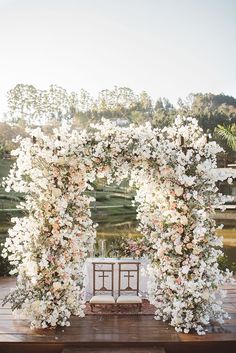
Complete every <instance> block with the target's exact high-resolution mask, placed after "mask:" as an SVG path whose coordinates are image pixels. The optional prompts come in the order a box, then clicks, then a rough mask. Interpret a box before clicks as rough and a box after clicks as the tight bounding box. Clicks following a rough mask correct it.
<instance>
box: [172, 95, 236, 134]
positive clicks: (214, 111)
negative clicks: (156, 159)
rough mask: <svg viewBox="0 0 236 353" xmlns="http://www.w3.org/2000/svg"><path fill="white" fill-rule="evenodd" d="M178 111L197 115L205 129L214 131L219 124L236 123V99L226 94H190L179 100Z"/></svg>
mask: <svg viewBox="0 0 236 353" xmlns="http://www.w3.org/2000/svg"><path fill="white" fill-rule="evenodd" d="M178 106H179V108H178V113H180V114H185V115H189V116H192V117H195V118H196V119H197V120H198V122H199V124H200V126H201V127H202V128H203V129H204V131H206V132H207V131H209V132H211V133H213V132H214V129H215V128H216V126H217V125H224V124H232V123H236V99H235V98H234V97H231V96H227V95H224V94H212V93H205V94H203V93H196V94H190V95H189V96H188V97H187V98H186V100H185V101H182V100H179V101H178Z"/></svg>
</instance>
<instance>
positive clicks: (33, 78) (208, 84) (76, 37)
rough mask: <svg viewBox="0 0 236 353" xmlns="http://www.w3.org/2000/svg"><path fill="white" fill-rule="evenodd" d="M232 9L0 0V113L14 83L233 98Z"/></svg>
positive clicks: (196, 4)
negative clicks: (213, 95) (220, 94)
mask: <svg viewBox="0 0 236 353" xmlns="http://www.w3.org/2000/svg"><path fill="white" fill-rule="evenodd" d="M235 16H236V2H235V1H234V0H198V1H197V0H179V1H175V0H156V1H155V0H119V1H109V0H86V1H85V0H84V1H81V0H77V1H76V0H64V1H62V0H57V1H56V0H47V1H46V0H41V1H40V2H39V1H36V0H34V1H33V0H31V1H30V0H21V1H17V0H0V38H1V40H0V45H1V55H0V114H2V113H3V112H4V111H6V98H5V97H6V93H7V91H8V90H10V89H11V88H13V87H14V86H15V85H16V84H18V83H24V84H32V85H34V86H35V87H37V88H40V89H47V88H48V86H49V85H50V84H57V85H59V86H62V87H63V88H65V89H67V90H68V91H76V92H78V91H79V90H80V89H81V88H84V89H86V90H87V91H89V92H90V93H91V94H92V95H93V96H96V94H97V93H98V92H99V91H101V90H102V89H106V88H108V89H112V88H113V87H114V86H115V85H117V86H127V87H130V88H131V89H132V90H134V92H136V93H139V92H140V91H142V90H145V91H147V92H148V93H149V94H150V95H151V97H152V98H153V99H156V98H158V97H167V98H169V99H170V101H171V102H173V103H176V101H177V99H178V97H181V98H185V97H186V96H187V95H188V94H189V93H192V92H193V93H194V92H195V93H196V92H203V93H206V92H211V93H215V94H219V93H225V94H228V95H232V96H234V97H236V79H235V78H236V66H235V62H236V49H235V38H236V25H235Z"/></svg>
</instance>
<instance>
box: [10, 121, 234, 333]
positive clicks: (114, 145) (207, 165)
mask: <svg viewBox="0 0 236 353" xmlns="http://www.w3.org/2000/svg"><path fill="white" fill-rule="evenodd" d="M28 133H29V137H28V138H25V139H22V140H21V141H20V147H19V149H17V150H16V151H14V155H15V156H16V157H17V159H16V163H15V165H14V166H13V168H12V170H11V171H10V174H9V177H8V178H7V179H6V180H5V186H6V190H7V191H10V190H14V191H17V192H23V193H25V194H26V199H25V202H24V203H21V204H20V206H19V207H20V208H22V209H24V210H25V211H26V215H25V217H23V218H14V219H12V221H13V222H14V223H15V226H14V227H13V228H12V229H11V230H10V231H9V237H8V239H7V241H6V244H5V249H4V251H3V256H5V257H6V256H8V258H9V261H10V263H11V264H12V265H14V267H15V269H14V270H13V271H12V274H17V275H18V277H17V288H16V289H15V290H14V291H12V292H11V293H10V294H9V295H8V297H7V298H6V300H5V301H9V302H11V303H12V308H13V310H14V311H16V312H20V313H22V314H24V315H26V316H27V318H29V319H30V322H31V327H33V328H38V327H43V328H46V327H51V326H52V327H54V326H56V325H62V326H64V325H69V324H70V323H69V318H70V316H71V315H79V316H83V315H84V285H83V283H84V274H83V266H84V262H85V260H86V258H87V257H88V256H89V255H90V252H91V250H92V247H93V243H94V240H95V236H96V229H95V228H96V225H94V224H93V222H92V220H91V213H90V209H89V206H90V202H91V201H92V198H91V197H88V196H87V195H86V194H85V191H86V190H87V189H91V188H92V187H91V183H92V182H93V181H94V180H95V178H96V177H103V178H104V177H105V178H107V181H108V183H109V182H111V181H116V182H118V183H119V182H120V181H121V180H123V179H124V178H126V177H128V176H129V177H130V183H131V185H135V186H136V188H137V195H136V202H137V204H138V215H137V217H138V219H139V221H140V229H141V231H142V233H143V235H144V237H146V239H147V240H148V243H149V244H150V245H151V247H152V249H154V251H152V252H150V260H151V264H150V266H149V275H150V299H151V302H152V303H153V304H154V305H155V306H156V308H157V311H156V318H162V319H163V320H170V323H171V325H173V326H174V327H175V328H176V329H177V330H178V331H181V330H184V332H188V331H189V330H190V329H191V328H194V329H196V330H197V332H198V333H202V332H203V331H204V325H207V324H208V323H209V320H210V319H212V318H213V319H217V320H219V321H221V320H223V318H224V317H226V314H225V313H224V311H223V310H222V303H221V302H220V301H219V300H218V299H217V296H216V293H217V292H218V289H219V287H220V286H221V285H222V284H223V283H225V281H227V280H228V279H229V278H230V273H228V272H227V273H226V274H224V273H223V272H222V271H220V270H219V268H218V264H217V259H218V256H219V255H220V254H221V250H218V248H219V247H222V241H221V239H219V238H218V237H216V235H215V222H214V221H213V220H212V215H213V212H214V207H216V206H219V205H220V204H222V203H224V202H225V201H226V199H225V198H223V197H222V195H218V194H217V187H216V182H217V180H224V179H227V178H228V177H230V175H227V174H226V173H221V174H219V173H218V172H217V170H216V154H217V153H218V152H220V151H221V148H220V147H219V146H218V145H217V144H216V143H215V142H210V143H208V142H207V141H206V137H205V136H204V135H203V132H202V130H201V129H200V128H199V126H198V125H197V121H196V120H195V119H192V118H180V117H178V118H177V119H176V121H175V124H174V125H173V126H172V127H171V128H165V129H163V130H158V129H152V128H151V126H150V124H146V125H145V126H139V127H135V126H132V125H131V126H129V127H126V128H124V127H119V126H116V124H114V123H111V122H109V121H107V120H103V121H102V124H101V125H93V126H92V131H90V132H87V131H75V130H73V131H72V132H71V131H70V129H69V128H68V127H67V126H62V127H61V128H60V129H55V130H54V131H53V134H52V135H51V136H48V135H45V134H44V133H43V132H42V131H41V130H40V129H39V128H38V129H34V130H30V131H28ZM181 136H182V138H180V137H181ZM183 139H184V140H183ZM183 142H184V145H183Z"/></svg>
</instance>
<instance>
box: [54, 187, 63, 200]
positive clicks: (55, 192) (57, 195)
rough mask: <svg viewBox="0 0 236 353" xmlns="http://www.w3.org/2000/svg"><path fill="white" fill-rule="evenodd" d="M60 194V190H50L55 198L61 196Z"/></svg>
mask: <svg viewBox="0 0 236 353" xmlns="http://www.w3.org/2000/svg"><path fill="white" fill-rule="evenodd" d="M61 194H62V192H61V189H58V188H52V196H53V197H55V198H57V197H59V196H61Z"/></svg>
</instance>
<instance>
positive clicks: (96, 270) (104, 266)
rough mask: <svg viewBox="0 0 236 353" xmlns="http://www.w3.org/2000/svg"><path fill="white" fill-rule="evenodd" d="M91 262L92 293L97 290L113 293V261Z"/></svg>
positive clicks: (94, 293)
mask: <svg viewBox="0 0 236 353" xmlns="http://www.w3.org/2000/svg"><path fill="white" fill-rule="evenodd" d="M92 264H93V295H96V293H97V292H100V293H101V292H110V293H111V295H112V296H113V295H114V263H113V262H92Z"/></svg>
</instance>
